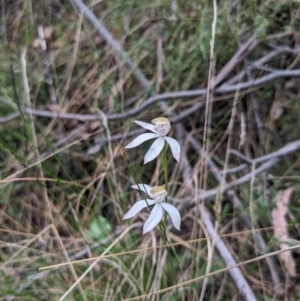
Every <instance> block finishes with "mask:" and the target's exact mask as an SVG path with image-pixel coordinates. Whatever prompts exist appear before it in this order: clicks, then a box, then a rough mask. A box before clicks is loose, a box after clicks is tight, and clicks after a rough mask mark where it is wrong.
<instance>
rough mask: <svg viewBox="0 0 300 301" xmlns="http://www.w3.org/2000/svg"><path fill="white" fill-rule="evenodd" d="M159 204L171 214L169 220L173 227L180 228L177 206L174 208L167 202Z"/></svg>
mask: <svg viewBox="0 0 300 301" xmlns="http://www.w3.org/2000/svg"><path fill="white" fill-rule="evenodd" d="M160 205H161V206H162V207H163V208H164V209H165V210H166V211H167V212H168V213H169V215H170V216H171V220H172V222H173V224H174V227H175V228H176V229H178V230H180V224H181V217H180V213H179V211H178V209H177V208H175V207H174V206H173V205H170V204H167V203H164V202H162V203H160Z"/></svg>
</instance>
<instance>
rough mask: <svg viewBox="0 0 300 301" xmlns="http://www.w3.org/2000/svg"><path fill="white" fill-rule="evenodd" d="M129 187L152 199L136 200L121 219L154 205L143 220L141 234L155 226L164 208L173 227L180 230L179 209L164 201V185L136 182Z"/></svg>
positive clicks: (165, 192) (161, 216)
mask: <svg viewBox="0 0 300 301" xmlns="http://www.w3.org/2000/svg"><path fill="white" fill-rule="evenodd" d="M131 187H132V188H134V189H139V190H141V191H143V192H145V193H147V194H148V195H149V196H150V197H151V198H152V199H145V200H141V201H138V202H136V203H135V204H134V205H133V206H132V207H131V209H130V210H129V211H128V212H127V213H126V214H125V215H124V217H123V220H124V219H128V218H132V217H134V216H135V215H136V214H137V213H138V212H140V211H141V210H142V209H144V208H146V207H148V206H151V205H154V207H153V208H152V210H151V213H150V215H149V217H148V219H147V221H146V222H145V225H144V228H143V234H145V233H147V232H149V231H151V230H152V229H153V228H154V227H156V226H157V225H158V224H159V222H160V221H161V220H162V218H163V216H164V210H166V211H167V212H168V213H169V215H170V217H171V220H172V222H173V224H174V227H175V228H176V229H178V230H180V224H181V218H180V214H179V211H178V210H177V209H176V208H175V207H174V206H172V205H170V204H167V203H165V202H164V199H165V197H166V196H167V191H166V189H165V186H155V187H153V188H152V187H150V186H149V185H146V184H138V185H133V186H131Z"/></svg>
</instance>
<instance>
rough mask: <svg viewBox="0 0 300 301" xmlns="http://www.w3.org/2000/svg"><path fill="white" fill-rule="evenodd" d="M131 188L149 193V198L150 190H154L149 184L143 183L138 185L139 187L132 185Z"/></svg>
mask: <svg viewBox="0 0 300 301" xmlns="http://www.w3.org/2000/svg"><path fill="white" fill-rule="evenodd" d="M131 188H133V189H138V190H141V191H143V192H145V193H147V194H148V195H149V196H151V194H150V190H151V189H152V187H151V186H149V185H147V184H142V183H141V184H137V185H132V186H131Z"/></svg>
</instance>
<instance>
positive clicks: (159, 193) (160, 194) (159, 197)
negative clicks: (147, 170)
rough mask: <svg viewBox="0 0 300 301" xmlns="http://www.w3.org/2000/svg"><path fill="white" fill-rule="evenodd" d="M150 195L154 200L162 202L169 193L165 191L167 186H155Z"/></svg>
mask: <svg viewBox="0 0 300 301" xmlns="http://www.w3.org/2000/svg"><path fill="white" fill-rule="evenodd" d="M150 194H151V196H152V198H153V199H154V200H156V201H158V202H161V201H163V199H164V198H165V197H166V196H167V194H168V193H167V191H166V189H165V186H155V187H153V188H152V189H151V190H150Z"/></svg>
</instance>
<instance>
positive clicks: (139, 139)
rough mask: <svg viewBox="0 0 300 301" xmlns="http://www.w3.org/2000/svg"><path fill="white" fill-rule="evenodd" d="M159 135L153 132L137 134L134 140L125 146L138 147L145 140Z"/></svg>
mask: <svg viewBox="0 0 300 301" xmlns="http://www.w3.org/2000/svg"><path fill="white" fill-rule="evenodd" d="M156 137H158V134H152V133H146V134H142V135H139V136H137V137H136V138H135V139H134V140H133V141H131V142H130V143H129V144H128V145H126V146H125V148H133V147H136V146H138V145H140V144H142V143H143V142H145V141H147V140H150V139H153V138H156Z"/></svg>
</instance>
